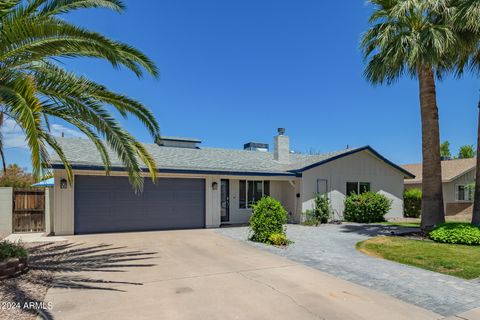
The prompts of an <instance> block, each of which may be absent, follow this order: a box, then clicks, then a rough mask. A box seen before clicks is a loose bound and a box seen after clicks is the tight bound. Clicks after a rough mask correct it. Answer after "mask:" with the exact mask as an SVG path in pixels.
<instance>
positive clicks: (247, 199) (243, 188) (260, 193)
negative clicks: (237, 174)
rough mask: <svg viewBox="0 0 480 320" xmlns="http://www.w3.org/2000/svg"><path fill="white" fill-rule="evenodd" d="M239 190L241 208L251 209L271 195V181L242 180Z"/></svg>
mask: <svg viewBox="0 0 480 320" xmlns="http://www.w3.org/2000/svg"><path fill="white" fill-rule="evenodd" d="M238 190H239V195H238V199H239V208H240V209H246V208H251V207H252V205H253V204H254V203H255V202H257V201H258V200H260V199H261V198H263V197H264V196H268V195H270V181H247V180H240V187H239V189H238Z"/></svg>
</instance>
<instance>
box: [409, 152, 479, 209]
mask: <svg viewBox="0 0 480 320" xmlns="http://www.w3.org/2000/svg"><path fill="white" fill-rule="evenodd" d="M476 162H477V159H476V158H471V159H452V160H444V161H442V187H443V202H444V206H445V214H446V215H447V216H471V214H472V209H473V191H474V190H473V185H474V183H475V166H476ZM402 167H403V168H404V169H405V170H407V171H409V172H411V173H413V174H414V175H415V178H414V179H406V180H405V188H406V189H411V188H420V189H421V188H422V164H421V163H415V164H406V165H403V166H402Z"/></svg>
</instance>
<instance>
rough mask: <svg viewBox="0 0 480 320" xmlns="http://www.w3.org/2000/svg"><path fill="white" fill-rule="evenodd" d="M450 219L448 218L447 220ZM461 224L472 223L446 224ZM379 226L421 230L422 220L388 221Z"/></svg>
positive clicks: (454, 221) (448, 221)
mask: <svg viewBox="0 0 480 320" xmlns="http://www.w3.org/2000/svg"><path fill="white" fill-rule="evenodd" d="M447 219H448V218H447ZM459 222H466V223H470V221H462V220H453V219H452V220H447V221H446V223H459ZM378 224H381V225H384V226H392V227H413V228H420V219H418V220H410V221H387V222H379V223H378Z"/></svg>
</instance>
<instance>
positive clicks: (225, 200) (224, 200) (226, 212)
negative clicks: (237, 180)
mask: <svg viewBox="0 0 480 320" xmlns="http://www.w3.org/2000/svg"><path fill="white" fill-rule="evenodd" d="M220 193H221V195H220V206H221V215H220V216H221V221H222V222H228V221H230V180H222V181H221V187H220Z"/></svg>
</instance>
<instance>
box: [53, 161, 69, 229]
mask: <svg viewBox="0 0 480 320" xmlns="http://www.w3.org/2000/svg"><path fill="white" fill-rule="evenodd" d="M53 178H54V181H55V182H54V184H55V185H54V187H53V203H54V208H53V212H54V215H53V233H54V234H55V235H57V236H60V235H70V234H73V230H74V229H73V184H72V185H70V184H67V188H66V189H61V188H60V181H61V180H62V179H66V180H67V173H66V171H65V170H54V173H53Z"/></svg>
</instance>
